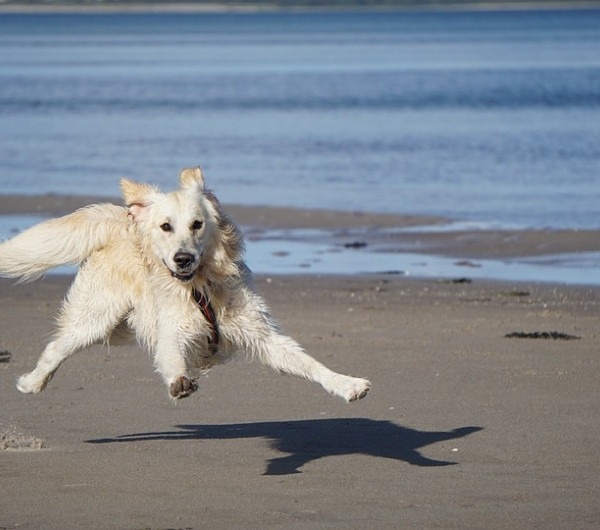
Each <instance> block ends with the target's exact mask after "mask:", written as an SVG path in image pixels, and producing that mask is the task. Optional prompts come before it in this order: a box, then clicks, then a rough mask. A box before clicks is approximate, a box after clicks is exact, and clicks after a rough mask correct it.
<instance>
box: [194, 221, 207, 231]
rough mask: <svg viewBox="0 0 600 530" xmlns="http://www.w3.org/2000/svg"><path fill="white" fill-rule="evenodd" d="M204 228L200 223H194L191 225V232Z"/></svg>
mask: <svg viewBox="0 0 600 530" xmlns="http://www.w3.org/2000/svg"><path fill="white" fill-rule="evenodd" d="M203 226H204V223H203V222H202V221H194V222H193V224H192V230H200V229H201V228H202V227H203Z"/></svg>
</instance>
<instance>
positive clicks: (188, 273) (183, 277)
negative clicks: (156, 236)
mask: <svg viewBox="0 0 600 530" xmlns="http://www.w3.org/2000/svg"><path fill="white" fill-rule="evenodd" d="M163 264H164V266H165V267H166V268H167V270H168V271H169V272H170V273H171V276H172V277H173V278H175V279H177V280H179V281H180V282H189V281H191V280H192V279H193V278H194V276H196V272H198V267H199V266H200V264H198V265H197V266H196V267H185V268H180V269H175V270H173V269H172V268H171V267H169V266H168V265H167V262H166V261H165V260H163Z"/></svg>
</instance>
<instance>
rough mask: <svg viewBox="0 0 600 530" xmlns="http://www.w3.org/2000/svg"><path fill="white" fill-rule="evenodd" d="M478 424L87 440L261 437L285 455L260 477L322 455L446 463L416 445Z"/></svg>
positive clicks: (301, 425)
mask: <svg viewBox="0 0 600 530" xmlns="http://www.w3.org/2000/svg"><path fill="white" fill-rule="evenodd" d="M480 430H482V427H461V428H458V429H454V430H452V431H441V432H425V431H418V430H416V429H410V428H408V427H402V426H400V425H396V424H395V423H392V422H390V421H385V420H371V419H367V418H339V419H319V420H294V421H270V422H261V423H234V424H223V425H177V430H173V431H166V432H146V433H137V434H124V435H121V436H117V437H115V438H100V439H96V440H87V442H88V443H95V444H106V443H123V442H146V441H153V440H163V441H165V440H166V441H169V440H229V439H241V438H265V439H268V440H270V441H271V447H272V448H273V449H275V450H277V451H280V452H282V453H287V456H282V457H279V458H273V459H271V460H268V462H267V469H266V471H265V473H264V474H265V475H288V474H291V473H300V468H301V467H302V466H303V465H304V464H306V463H308V462H311V461H313V460H318V459H319V458H324V457H326V456H336V455H349V454H364V455H370V456H376V457H381V458H390V459H392V460H402V461H404V462H407V463H409V464H411V465H414V466H448V465H453V464H455V462H446V461H442V460H432V459H430V458H427V457H425V456H423V455H422V454H421V453H420V452H419V449H421V448H422V447H425V446H427V445H431V444H435V443H438V442H443V441H446V440H453V439H456V438H462V437H464V436H467V435H469V434H472V433H474V432H477V431H480Z"/></svg>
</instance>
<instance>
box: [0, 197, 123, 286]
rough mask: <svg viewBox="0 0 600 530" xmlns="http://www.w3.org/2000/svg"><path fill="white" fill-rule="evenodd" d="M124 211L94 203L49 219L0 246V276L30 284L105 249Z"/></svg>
mask: <svg viewBox="0 0 600 530" xmlns="http://www.w3.org/2000/svg"><path fill="white" fill-rule="evenodd" d="M125 215H126V210H125V209H124V208H122V207H120V206H116V205H113V204H95V205H92V206H87V207H85V208H81V209H79V210H76V211H75V212H73V213H72V214H70V215H66V216H64V217H59V218H57V219H50V220H49V221H45V222H43V223H40V224H38V225H35V226H33V227H31V228H29V229H28V230H25V231H24V232H22V233H20V234H19V235H17V236H16V237H14V238H12V239H10V240H8V241H5V242H3V243H0V276H4V277H8V278H19V279H20V281H31V280H35V279H36V278H39V277H40V276H41V275H42V274H44V272H46V271H47V270H49V269H52V268H54V267H58V266H59V265H66V264H73V265H75V264H78V263H81V262H82V261H83V260H85V259H86V258H87V257H88V256H89V255H90V254H91V253H92V252H94V251H95V250H98V249H100V248H102V247H103V246H105V245H106V244H107V243H108V241H109V240H110V238H111V235H112V234H114V233H115V231H116V230H118V229H119V228H120V227H121V226H123V224H122V223H123V219H124V218H125Z"/></svg>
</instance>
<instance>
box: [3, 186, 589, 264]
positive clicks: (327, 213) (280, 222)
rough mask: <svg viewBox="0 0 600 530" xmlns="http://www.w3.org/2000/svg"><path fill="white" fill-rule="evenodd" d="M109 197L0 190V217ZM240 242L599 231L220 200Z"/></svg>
mask: <svg viewBox="0 0 600 530" xmlns="http://www.w3.org/2000/svg"><path fill="white" fill-rule="evenodd" d="M98 202H112V203H115V204H122V201H121V200H120V199H119V198H116V197H98V196H67V195H39V196H35V195H31V196H28V195H0V216H5V217H10V216H19V215H35V216H41V217H45V216H47V217H57V216H61V215H66V214H68V213H70V212H72V211H74V210H75V209H77V208H80V207H83V206H86V205H88V204H93V203H98ZM223 207H224V210H225V212H226V213H227V214H229V215H230V216H231V217H232V218H233V220H234V221H235V222H236V223H237V224H238V225H240V226H241V227H243V228H244V229H245V232H246V233H245V237H246V239H247V240H260V239H264V238H269V239H273V240H277V239H279V240H285V239H288V240H290V241H294V242H297V243H310V242H313V243H314V242H318V243H323V244H332V245H338V246H342V247H344V248H347V249H360V248H365V249H369V250H371V251H374V252H382V253H386V252H387V253H402V252H405V253H419V254H428V255H438V256H447V257H452V258H463V259H508V258H534V257H540V256H555V255H561V254H575V253H581V252H585V253H590V252H600V229H597V230H591V229H585V230H584V229H528V228H524V229H509V228H506V229H503V228H494V227H491V228H487V227H485V225H481V224H477V223H469V222H466V223H462V222H455V221H453V220H452V219H447V218H443V217H437V216H434V215H402V214H387V213H375V212H352V211H336V210H319V209H299V208H285V207H278V206H247V205H229V204H225V205H223Z"/></svg>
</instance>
